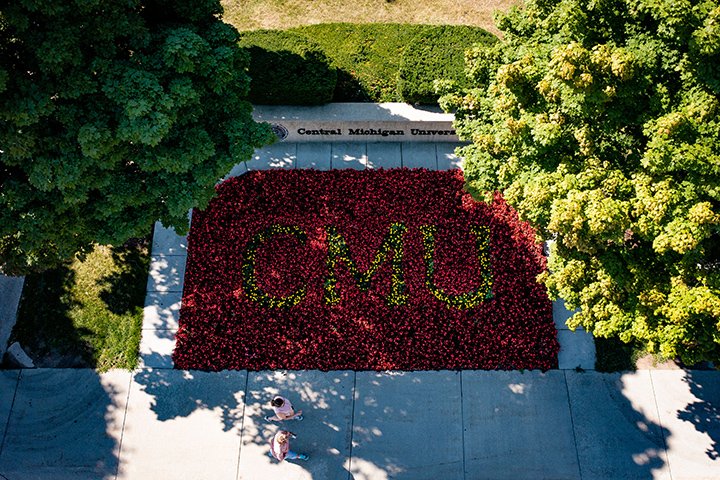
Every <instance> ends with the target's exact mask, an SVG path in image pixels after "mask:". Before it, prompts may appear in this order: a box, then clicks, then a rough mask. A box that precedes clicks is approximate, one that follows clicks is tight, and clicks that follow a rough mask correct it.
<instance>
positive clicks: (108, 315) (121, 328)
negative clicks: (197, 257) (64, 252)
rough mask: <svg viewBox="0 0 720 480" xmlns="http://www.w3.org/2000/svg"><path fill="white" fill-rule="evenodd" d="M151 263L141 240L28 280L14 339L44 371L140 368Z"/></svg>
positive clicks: (99, 251)
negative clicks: (141, 335)
mask: <svg viewBox="0 0 720 480" xmlns="http://www.w3.org/2000/svg"><path fill="white" fill-rule="evenodd" d="M149 263H150V256H149V251H148V241H147V240H141V241H134V242H128V243H127V244H126V245H124V246H122V247H104V246H98V247H96V248H95V250H94V251H93V252H92V253H90V254H89V255H88V256H87V257H86V258H85V259H84V260H83V261H80V260H75V261H74V262H72V263H70V264H67V265H65V266H63V267H60V268H57V269H54V270H50V271H47V272H44V273H41V274H35V275H29V276H27V277H26V279H25V287H24V289H23V296H22V300H21V301H20V308H19V312H18V322H17V324H16V325H15V329H14V330H13V334H12V341H19V342H20V344H21V345H22V346H23V348H24V349H25V350H26V352H27V353H28V354H29V355H30V357H31V358H32V359H33V361H34V362H35V364H36V365H37V366H39V367H56V368H57V367H69V368H87V367H90V368H96V369H97V370H99V371H105V370H108V369H111V368H125V369H132V368H135V367H136V366H137V361H138V349H139V345H140V332H141V328H142V317H143V305H144V301H145V285H146V279H147V272H148V266H149Z"/></svg>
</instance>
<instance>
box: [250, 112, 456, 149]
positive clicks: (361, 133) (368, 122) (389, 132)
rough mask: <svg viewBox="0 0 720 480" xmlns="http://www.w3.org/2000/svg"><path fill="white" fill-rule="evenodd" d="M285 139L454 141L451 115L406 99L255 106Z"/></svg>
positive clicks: (259, 118)
mask: <svg viewBox="0 0 720 480" xmlns="http://www.w3.org/2000/svg"><path fill="white" fill-rule="evenodd" d="M253 116H254V118H255V120H256V121H259V122H268V123H269V124H270V125H271V126H272V128H273V131H274V132H275V134H276V135H277V136H278V139H279V140H280V141H285V142H453V143H457V142H458V141H459V139H458V137H457V133H456V132H455V129H454V128H453V125H452V122H453V120H454V115H452V114H448V113H443V112H442V111H441V110H440V109H439V108H430V107H428V108H422V109H421V108H418V107H413V106H412V105H408V104H405V103H330V104H327V105H322V106H316V107H298V106H263V105H261V106H255V110H254V112H253Z"/></svg>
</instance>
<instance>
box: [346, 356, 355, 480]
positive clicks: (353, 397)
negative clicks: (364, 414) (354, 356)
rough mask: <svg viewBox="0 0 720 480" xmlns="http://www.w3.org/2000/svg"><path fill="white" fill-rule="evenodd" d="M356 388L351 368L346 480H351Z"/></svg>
mask: <svg viewBox="0 0 720 480" xmlns="http://www.w3.org/2000/svg"><path fill="white" fill-rule="evenodd" d="M356 389H357V372H356V371H354V370H353V389H352V411H351V413H350V454H349V455H348V469H347V471H348V480H352V478H353V476H352V451H353V436H354V435H355V391H356Z"/></svg>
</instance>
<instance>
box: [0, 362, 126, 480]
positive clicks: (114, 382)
mask: <svg viewBox="0 0 720 480" xmlns="http://www.w3.org/2000/svg"><path fill="white" fill-rule="evenodd" d="M130 377H131V373H130V372H127V371H120V370H116V371H113V372H108V373H104V374H98V373H97V372H95V371H94V370H91V369H35V370H21V371H18V370H5V371H0V478H3V477H4V478H7V479H8V480H22V479H33V480H55V479H64V480H85V479H88V480H89V479H106V480H114V479H115V478H116V475H117V472H118V466H119V454H118V451H119V442H120V438H121V433H122V427H123V418H124V414H125V401H126V399H127V393H128V392H127V389H128V386H129V385H130Z"/></svg>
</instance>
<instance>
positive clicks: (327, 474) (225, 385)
mask: <svg viewBox="0 0 720 480" xmlns="http://www.w3.org/2000/svg"><path fill="white" fill-rule="evenodd" d="M134 383H135V384H136V386H137V389H138V390H139V391H141V392H143V393H144V395H145V396H147V399H146V400H143V399H142V395H138V399H139V401H140V402H141V403H143V404H144V402H147V403H149V408H150V410H151V412H152V414H153V415H154V416H155V420H157V421H158V422H162V423H165V422H169V423H178V422H176V420H178V421H180V422H185V421H187V422H193V421H194V420H192V419H191V418H190V417H194V416H196V415H197V412H205V413H206V414H207V413H209V414H211V415H212V416H213V417H214V418H217V419H218V420H219V422H220V425H219V426H220V428H219V429H218V430H222V432H220V431H216V432H213V431H212V426H213V423H212V422H208V421H207V415H206V416H205V417H204V420H203V423H202V424H200V423H197V424H193V425H194V426H191V423H188V424H187V428H183V429H182V431H186V430H187V432H188V434H193V435H194V432H195V431H196V430H197V429H198V428H201V429H203V430H204V432H203V435H204V436H205V437H206V441H208V442H209V443H211V444H212V443H214V444H216V445H217V444H221V443H222V444H223V445H226V446H227V448H228V449H229V448H239V452H237V451H235V452H230V451H228V450H225V452H224V456H225V457H227V458H232V459H233V461H235V462H237V472H238V477H237V478H239V479H258V480H260V479H265V478H299V479H314V480H325V479H328V480H334V479H338V480H339V479H342V480H348V479H352V478H353V477H352V475H351V474H350V473H349V472H348V470H347V469H346V468H345V464H346V463H347V462H348V457H349V453H350V425H351V423H350V422H351V416H352V399H351V397H350V396H351V395H352V393H351V391H352V386H353V375H352V372H329V373H323V372H316V371H300V372H245V371H222V372H201V371H192V370H191V371H183V370H167V369H143V370H140V371H138V372H136V373H135V379H134ZM276 394H282V395H283V396H286V397H287V398H289V399H290V400H291V401H292V402H293V403H294V404H295V406H296V408H297V409H302V410H303V414H304V416H305V420H303V421H292V422H282V423H280V422H277V423H275V422H267V421H265V420H264V418H263V416H264V415H267V414H268V413H272V410H271V409H270V408H269V402H270V400H271V399H272V397H273V396H274V395H276ZM133 395H135V394H133ZM135 401H138V400H137V399H133V400H132V402H131V405H134V404H135ZM208 411H209V412H208ZM130 412H131V413H132V408H131V409H130ZM133 421H135V420H134V419H133V418H132V416H131V414H129V417H128V422H133ZM163 428H165V427H164V426H163V425H160V424H156V427H154V428H153V429H152V430H153V431H154V432H159V431H160V430H162V429H163ZM280 429H287V430H291V431H293V432H294V433H296V434H297V436H298V438H297V439H295V440H292V441H291V449H292V450H294V451H296V452H299V453H307V454H309V455H310V457H311V459H310V461H308V462H302V461H285V462H281V463H279V462H277V461H276V460H275V459H272V458H270V457H268V456H267V453H268V452H269V451H270V448H269V444H268V441H269V439H270V438H272V436H273V435H274V434H275V433H276V432H277V431H278V430H280ZM228 434H229V435H231V436H234V437H235V438H236V439H237V441H236V443H234V444H233V443H232V442H231V441H230V440H229V437H228ZM151 435H152V434H151ZM158 435H161V434H160V433H158ZM238 437H240V438H239V439H238ZM177 440H178V441H182V439H180V438H178V439H177ZM128 441H129V442H131V443H135V442H136V441H137V442H146V443H147V442H151V441H153V440H151V439H145V440H139V439H132V438H129V439H128ZM188 441H191V442H192V441H194V440H192V439H189V440H188ZM233 445H234V446H233ZM136 449H137V446H136ZM232 453H234V456H233V455H232ZM209 461H210V460H208V458H207V457H205V456H202V457H201V456H199V455H197V458H196V460H195V462H194V463H195V464H202V463H203V462H209ZM228 468H229V467H228Z"/></svg>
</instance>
